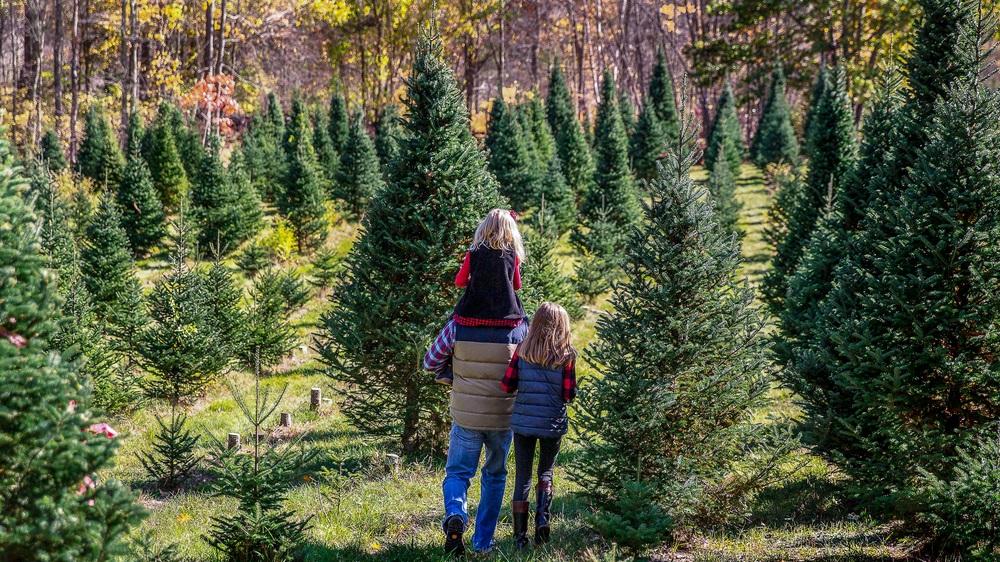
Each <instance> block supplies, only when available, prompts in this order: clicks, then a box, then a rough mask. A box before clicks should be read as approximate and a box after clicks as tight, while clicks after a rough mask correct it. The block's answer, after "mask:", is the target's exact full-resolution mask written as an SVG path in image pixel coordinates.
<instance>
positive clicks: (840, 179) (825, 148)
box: [763, 68, 857, 314]
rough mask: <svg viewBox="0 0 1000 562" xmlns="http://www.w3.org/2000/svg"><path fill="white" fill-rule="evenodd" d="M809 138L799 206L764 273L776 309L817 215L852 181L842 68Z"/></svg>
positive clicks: (853, 151) (852, 146)
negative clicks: (770, 264) (805, 175)
mask: <svg viewBox="0 0 1000 562" xmlns="http://www.w3.org/2000/svg"><path fill="white" fill-rule="evenodd" d="M809 141H810V142H809V146H808V147H807V152H808V155H809V172H808V175H807V177H806V181H805V184H804V185H803V189H802V191H801V193H800V195H799V197H797V198H796V201H795V206H794V207H793V208H792V209H790V211H789V215H788V230H787V232H786V233H785V235H784V237H783V238H782V239H781V240H779V241H778V244H777V247H776V251H775V255H774V258H773V260H772V268H771V270H770V271H769V272H768V273H767V275H766V276H765V277H764V286H763V296H764V300H765V301H766V302H767V303H768V305H769V306H770V307H771V310H772V311H773V312H774V313H775V314H780V313H781V311H782V309H783V306H784V299H785V294H786V292H787V290H788V282H789V279H790V278H791V276H792V275H793V274H794V273H795V270H796V268H797V267H798V264H799V260H800V259H801V257H802V252H803V251H804V249H805V247H806V244H807V243H808V242H809V238H810V237H811V236H812V234H813V230H814V229H815V228H816V223H817V221H818V220H819V218H820V216H822V215H823V213H824V209H827V208H829V206H830V205H832V204H833V202H834V201H835V198H836V197H837V196H838V194H839V193H840V190H841V189H842V188H843V186H844V185H845V183H847V182H848V181H849V178H850V174H851V170H853V167H854V165H855V160H856V158H857V139H856V134H855V131H854V113H853V110H852V106H851V100H850V97H849V95H848V93H847V82H846V78H845V76H844V73H843V71H842V70H841V69H839V68H837V69H835V70H834V71H833V73H832V74H831V77H830V84H829V87H828V88H827V89H826V90H825V92H824V93H823V98H822V99H821V100H820V105H819V108H818V109H817V111H816V114H815V116H814V117H813V134H812V136H811V138H810V139H809Z"/></svg>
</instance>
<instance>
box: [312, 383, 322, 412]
mask: <svg viewBox="0 0 1000 562" xmlns="http://www.w3.org/2000/svg"><path fill="white" fill-rule="evenodd" d="M322 403H323V391H322V390H320V388H319V387H318V386H314V387H313V388H312V390H311V391H309V408H310V409H311V410H319V405H320V404H322Z"/></svg>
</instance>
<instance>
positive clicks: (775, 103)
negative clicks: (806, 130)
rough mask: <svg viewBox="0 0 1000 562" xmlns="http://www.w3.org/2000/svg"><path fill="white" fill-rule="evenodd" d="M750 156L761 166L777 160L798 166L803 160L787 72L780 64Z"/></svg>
mask: <svg viewBox="0 0 1000 562" xmlns="http://www.w3.org/2000/svg"><path fill="white" fill-rule="evenodd" d="M750 158H751V159H752V160H753V161H754V163H755V164H757V165H758V166H760V167H761V168H763V167H764V166H766V165H768V164H772V163H775V162H785V163H787V164H792V165H794V164H796V163H797V162H798V159H799V141H798V139H796V138H795V129H793V128H792V116H791V109H789V107H788V99H787V98H786V97H785V72H784V70H782V67H781V65H780V64H779V65H777V66H776V67H775V68H774V73H773V74H772V75H771V87H770V90H768V95H767V99H766V100H765V101H764V109H763V111H761V114H760V120H759V121H758V122H757V134H756V135H754V138H753V143H752V144H751V146H750Z"/></svg>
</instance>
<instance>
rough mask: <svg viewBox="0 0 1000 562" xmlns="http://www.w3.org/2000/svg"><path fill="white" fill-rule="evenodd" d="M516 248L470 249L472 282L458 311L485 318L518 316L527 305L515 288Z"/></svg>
mask: <svg viewBox="0 0 1000 562" xmlns="http://www.w3.org/2000/svg"><path fill="white" fill-rule="evenodd" d="M514 262H515V257H514V253H513V252H505V251H503V250H494V249H493V248H486V247H480V248H478V249H476V250H473V251H471V252H469V284H468V285H467V286H466V287H465V294H464V295H462V300H460V301H458V306H456V307H455V315H456V316H463V317H465V318H478V319H481V320H518V319H521V318H524V307H523V306H521V299H519V298H518V297H517V292H516V291H514Z"/></svg>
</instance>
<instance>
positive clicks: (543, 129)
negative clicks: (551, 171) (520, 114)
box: [524, 92, 557, 166]
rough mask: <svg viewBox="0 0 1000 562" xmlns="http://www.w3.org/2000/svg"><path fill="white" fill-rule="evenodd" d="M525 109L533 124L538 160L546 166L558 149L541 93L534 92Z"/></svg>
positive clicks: (532, 130)
mask: <svg viewBox="0 0 1000 562" xmlns="http://www.w3.org/2000/svg"><path fill="white" fill-rule="evenodd" d="M524 109H525V113H526V114H527V116H528V121H529V122H530V124H531V135H532V138H533V139H534V141H535V151H536V153H537V154H538V161H539V162H540V163H541V164H542V166H545V165H547V164H548V162H549V160H551V159H552V155H554V154H556V152H557V151H556V140H555V137H554V136H553V134H552V129H551V128H550V127H549V122H548V120H547V119H546V117H545V105H544V104H543V103H542V96H541V94H539V93H538V92H534V95H532V96H531V99H530V100H528V102H526V103H525V104H524Z"/></svg>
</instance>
